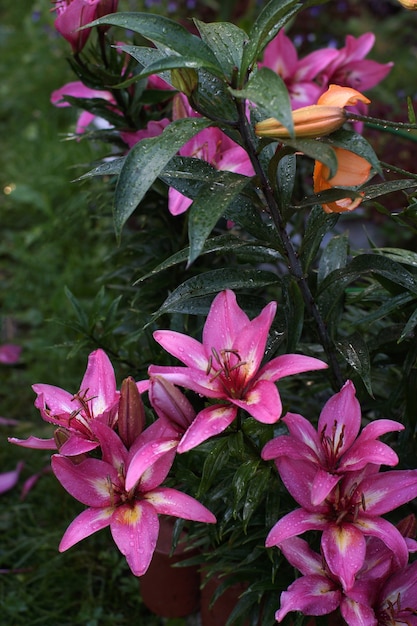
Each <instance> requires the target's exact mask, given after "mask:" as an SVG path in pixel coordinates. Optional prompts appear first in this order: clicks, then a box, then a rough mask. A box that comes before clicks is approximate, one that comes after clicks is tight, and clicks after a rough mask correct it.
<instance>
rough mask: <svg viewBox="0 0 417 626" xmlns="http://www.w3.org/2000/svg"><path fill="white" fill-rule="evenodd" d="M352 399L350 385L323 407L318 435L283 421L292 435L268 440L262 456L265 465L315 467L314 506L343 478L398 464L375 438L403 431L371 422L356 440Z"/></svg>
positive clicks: (357, 418) (299, 420)
mask: <svg viewBox="0 0 417 626" xmlns="http://www.w3.org/2000/svg"><path fill="white" fill-rule="evenodd" d="M355 394H356V391H355V387H354V385H353V383H352V382H351V381H347V382H346V383H345V385H344V386H343V387H342V389H341V391H339V393H337V394H335V395H334V396H332V397H331V398H330V400H328V402H327V403H326V404H325V406H324V408H323V410H322V412H321V414H320V418H319V421H318V426H317V431H316V430H315V428H314V427H313V426H312V424H311V423H310V422H309V421H308V420H306V419H305V418H304V417H302V416H301V415H297V414H294V413H287V414H286V415H285V417H283V418H282V421H283V422H284V423H285V424H286V425H287V427H288V430H289V433H290V434H289V435H282V436H280V437H276V438H275V439H272V440H271V441H269V442H268V443H267V444H266V446H265V447H264V449H263V450H262V458H263V459H265V460H270V459H276V458H278V457H281V456H286V457H288V458H291V459H292V460H297V459H299V460H303V459H304V460H308V461H310V462H311V463H313V465H314V466H315V467H316V475H315V477H314V480H313V484H312V490H311V498H312V500H311V503H312V504H313V505H317V504H320V503H321V502H323V500H325V499H326V498H327V496H328V495H329V493H330V491H331V490H332V489H333V487H335V486H336V485H337V483H338V482H339V481H340V480H341V479H342V478H343V476H344V475H345V473H346V472H352V471H358V470H361V469H363V468H364V467H365V466H366V465H367V464H368V463H373V464H375V465H378V466H379V465H381V464H383V465H397V463H398V456H397V454H396V453H395V452H394V450H393V449H392V448H390V447H389V446H388V445H386V444H385V443H382V442H381V441H378V439H377V438H378V437H380V436H381V435H384V434H385V433H388V432H392V431H400V430H404V426H403V425H402V424H400V423H399V422H394V421H392V420H387V419H381V420H375V421H374V422H371V423H370V424H367V425H366V426H365V428H364V429H363V430H362V432H361V433H360V435H359V429H360V425H361V408H360V405H359V402H358V400H357V398H356V395H355ZM358 435H359V436H358Z"/></svg>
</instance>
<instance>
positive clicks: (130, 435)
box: [117, 376, 145, 448]
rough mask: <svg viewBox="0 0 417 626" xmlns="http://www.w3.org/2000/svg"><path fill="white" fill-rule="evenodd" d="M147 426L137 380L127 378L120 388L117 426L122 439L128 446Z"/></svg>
mask: <svg viewBox="0 0 417 626" xmlns="http://www.w3.org/2000/svg"><path fill="white" fill-rule="evenodd" d="M144 427H145V408H144V406H143V402H142V398H141V395H140V393H139V391H138V388H137V386H136V383H135V381H134V380H133V378H132V377H131V376H129V377H128V378H125V379H124V381H123V382H122V387H121V389H120V399H119V415H118V419H117V428H118V431H119V436H120V439H121V440H122V441H123V443H124V444H125V446H126V447H127V448H130V446H131V445H132V443H133V442H134V441H135V440H136V438H137V437H138V436H139V435H140V433H141V432H142V431H143V429H144Z"/></svg>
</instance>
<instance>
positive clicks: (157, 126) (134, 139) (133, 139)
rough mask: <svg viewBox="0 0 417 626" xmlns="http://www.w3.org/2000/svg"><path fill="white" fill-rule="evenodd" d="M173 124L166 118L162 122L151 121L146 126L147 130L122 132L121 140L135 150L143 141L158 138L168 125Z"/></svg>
mask: <svg viewBox="0 0 417 626" xmlns="http://www.w3.org/2000/svg"><path fill="white" fill-rule="evenodd" d="M170 123H171V120H169V119H168V118H167V117H164V118H163V119H162V120H156V121H152V120H151V121H150V122H148V124H147V125H146V128H142V129H141V130H137V131H121V133H120V137H121V139H122V140H123V141H124V142H125V144H127V145H128V146H129V148H133V146H135V145H136V144H137V143H138V142H139V141H142V139H148V138H149V137H158V135H161V134H162V131H163V130H164V128H166V126H168V124H170Z"/></svg>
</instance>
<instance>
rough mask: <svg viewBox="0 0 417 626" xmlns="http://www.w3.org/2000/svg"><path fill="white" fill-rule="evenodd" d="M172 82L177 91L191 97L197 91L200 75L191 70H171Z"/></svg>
mask: <svg viewBox="0 0 417 626" xmlns="http://www.w3.org/2000/svg"><path fill="white" fill-rule="evenodd" d="M171 82H172V85H173V87H175V89H178V91H181V92H182V93H185V95H186V96H191V94H192V93H193V92H194V91H195V90H196V89H197V85H198V74H197V72H196V71H195V70H193V69H191V68H186V67H180V68H178V69H174V70H171Z"/></svg>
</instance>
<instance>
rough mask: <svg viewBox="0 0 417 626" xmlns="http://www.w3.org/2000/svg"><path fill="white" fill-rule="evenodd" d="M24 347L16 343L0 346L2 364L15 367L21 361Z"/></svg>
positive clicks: (0, 361)
mask: <svg viewBox="0 0 417 626" xmlns="http://www.w3.org/2000/svg"><path fill="white" fill-rule="evenodd" d="M21 352H22V347H21V346H17V345H16V344H14V343H3V344H2V345H0V363H4V364H5V365H14V364H15V363H17V362H18V361H19V358H20V353H21Z"/></svg>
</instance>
